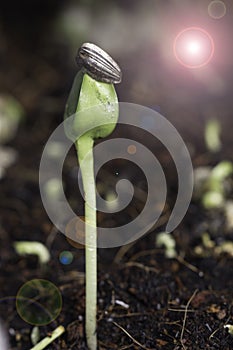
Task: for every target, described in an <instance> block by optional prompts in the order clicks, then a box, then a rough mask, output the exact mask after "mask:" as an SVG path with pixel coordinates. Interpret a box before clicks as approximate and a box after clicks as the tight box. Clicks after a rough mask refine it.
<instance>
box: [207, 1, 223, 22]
mask: <svg viewBox="0 0 233 350" xmlns="http://www.w3.org/2000/svg"><path fill="white" fill-rule="evenodd" d="M226 12H227V9H226V5H225V4H224V2H223V1H219V0H214V1H211V2H210V3H209V6H208V14H209V16H210V17H212V18H214V19H220V18H222V17H223V16H225V14H226Z"/></svg>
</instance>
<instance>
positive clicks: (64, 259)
mask: <svg viewBox="0 0 233 350" xmlns="http://www.w3.org/2000/svg"><path fill="white" fill-rule="evenodd" d="M73 259H74V256H73V254H72V253H71V252H69V251H68V250H64V251H63V252H61V253H60V255H59V260H60V262H61V264H63V265H69V264H71V263H72V261H73Z"/></svg>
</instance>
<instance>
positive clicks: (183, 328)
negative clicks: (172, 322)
mask: <svg viewBox="0 0 233 350" xmlns="http://www.w3.org/2000/svg"><path fill="white" fill-rule="evenodd" d="M197 292H198V289H196V290H195V291H194V293H193V295H192V296H191V298H190V299H189V301H188V302H187V304H186V306H185V313H184V320H183V325H182V330H181V334H180V342H181V345H182V347H183V349H185V350H186V347H185V346H184V344H183V336H184V330H185V324H186V319H187V314H188V308H189V305H190V303H191V301H192V300H193V298H194V297H195V295H196V294H197Z"/></svg>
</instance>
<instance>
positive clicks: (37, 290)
mask: <svg viewBox="0 0 233 350" xmlns="http://www.w3.org/2000/svg"><path fill="white" fill-rule="evenodd" d="M16 309H17V312H18V314H19V316H20V317H21V318H22V319H23V320H24V321H25V322H27V323H29V324H31V325H33V326H45V325H47V324H49V323H51V322H52V321H54V320H55V319H56V318H57V317H58V315H59V314H60V312H61V309H62V296H61V293H60V291H59V289H58V288H57V287H56V286H55V285H54V284H53V283H52V282H50V281H47V280H43V279H33V280H31V281H28V282H26V283H25V284H23V286H22V287H21V288H20V289H19V291H18V293H17V296H16Z"/></svg>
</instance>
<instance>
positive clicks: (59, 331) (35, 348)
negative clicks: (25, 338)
mask: <svg viewBox="0 0 233 350" xmlns="http://www.w3.org/2000/svg"><path fill="white" fill-rule="evenodd" d="M64 332H65V328H64V327H63V326H58V327H57V328H56V329H55V330H54V331H53V332H52V333H51V334H50V335H49V336H48V337H46V338H44V339H42V340H41V341H40V342H39V343H37V344H36V345H35V346H33V348H31V349H30V350H43V349H45V348H46V347H47V346H48V345H49V344H51V343H52V342H53V341H54V340H55V339H57V338H58V337H60V336H61V335H62V334H63V333H64Z"/></svg>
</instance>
